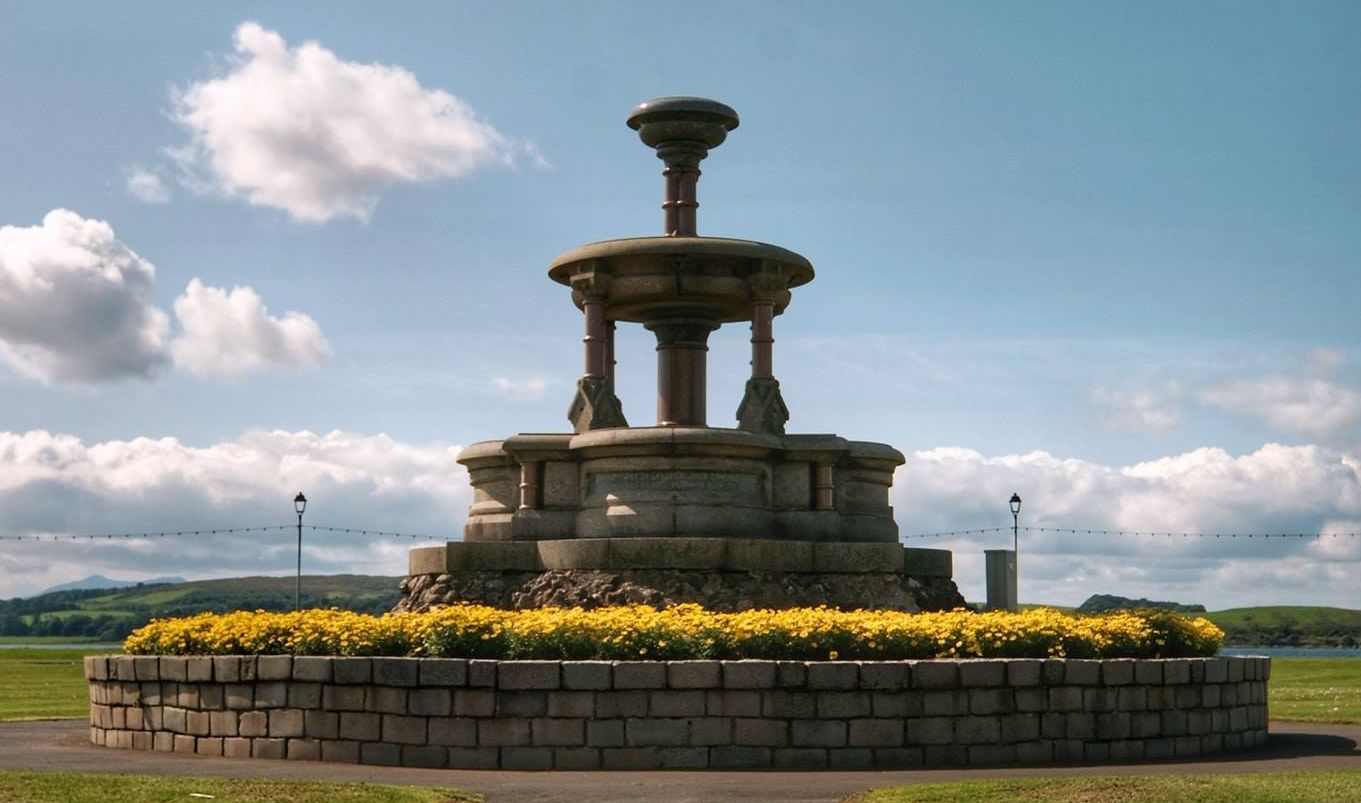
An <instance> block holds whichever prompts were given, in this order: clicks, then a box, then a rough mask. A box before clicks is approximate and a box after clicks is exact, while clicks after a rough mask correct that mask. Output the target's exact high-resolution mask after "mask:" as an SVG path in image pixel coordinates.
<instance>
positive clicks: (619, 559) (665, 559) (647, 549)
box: [608, 508, 727, 570]
mask: <svg viewBox="0 0 1361 803" xmlns="http://www.w3.org/2000/svg"><path fill="white" fill-rule="evenodd" d="M677 510H678V512H679V510H680V509H679V508H678V509H677ZM724 540H725V539H722V538H676V537H671V538H611V539H608V541H609V568H611V569H700V570H704V569H720V568H722V566H723V564H724V561H725V558H726V554H727V545H726V544H725V543H724Z"/></svg>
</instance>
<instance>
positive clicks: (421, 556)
mask: <svg viewBox="0 0 1361 803" xmlns="http://www.w3.org/2000/svg"><path fill="white" fill-rule="evenodd" d="M446 551H447V550H446V547H445V545H444V544H439V545H436V546H418V547H414V548H412V549H411V551H409V552H407V554H406V560H407V563H406V573H407V574H410V575H416V574H444V573H445V572H446V571H447V570H448V567H449V556H448V555H447V554H446Z"/></svg>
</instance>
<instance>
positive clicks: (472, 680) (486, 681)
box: [468, 658, 501, 688]
mask: <svg viewBox="0 0 1361 803" xmlns="http://www.w3.org/2000/svg"><path fill="white" fill-rule="evenodd" d="M500 663H501V662H500V661H495V660H491V659H488V658H474V659H472V660H470V661H468V685H469V686H472V687H474V688H477V687H483V686H495V685H496V667H497V666H499V665H500Z"/></svg>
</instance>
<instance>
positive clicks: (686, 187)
mask: <svg viewBox="0 0 1361 803" xmlns="http://www.w3.org/2000/svg"><path fill="white" fill-rule="evenodd" d="M739 122H740V121H739V120H738V118H737V112H736V111H733V109H732V107H731V106H727V105H725V104H722V103H719V102H718V101H716V100H709V99H707V98H689V97H668V98H656V99H654V100H649V101H645V102H643V103H640V104H638V105H637V106H636V107H634V109H633V111H632V112H631V113H630V114H629V117H628V126H629V128H632V129H634V130H635V131H637V132H638V137H639V138H640V139H642V140H643V142H644V143H645V144H646V145H648V146H649V147H652V148H655V149H656V150H657V157H658V158H659V159H661V160H662V161H663V162H665V163H666V169H665V170H663V171H662V175H664V176H666V200H665V201H663V202H662V209H663V210H665V213H666V220H665V225H664V230H665V233H666V235H667V236H668V237H696V236H698V232H697V230H696V221H695V210H696V209H697V208H698V207H699V201H697V200H696V198H695V185H696V184H698V183H699V175H700V171H699V163H700V162H701V161H703V160H704V157H706V156H708V155H709V149H710V148H717V147H718V146H719V145H722V144H723V140H725V139H727V138H728V132H729V131H731V130H733V129H734V128H737V126H738V124H739Z"/></svg>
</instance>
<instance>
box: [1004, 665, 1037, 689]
mask: <svg viewBox="0 0 1361 803" xmlns="http://www.w3.org/2000/svg"><path fill="white" fill-rule="evenodd" d="M1006 667H1007V685H1008V686H1012V687H1021V686H1038V685H1040V683H1041V682H1042V681H1043V680H1044V661H1043V660H1042V659H1039V658H1013V659H1011V660H1009V661H1007V662H1006Z"/></svg>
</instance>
